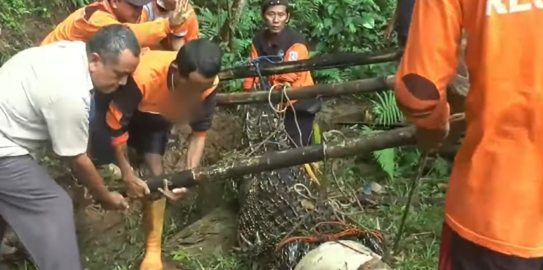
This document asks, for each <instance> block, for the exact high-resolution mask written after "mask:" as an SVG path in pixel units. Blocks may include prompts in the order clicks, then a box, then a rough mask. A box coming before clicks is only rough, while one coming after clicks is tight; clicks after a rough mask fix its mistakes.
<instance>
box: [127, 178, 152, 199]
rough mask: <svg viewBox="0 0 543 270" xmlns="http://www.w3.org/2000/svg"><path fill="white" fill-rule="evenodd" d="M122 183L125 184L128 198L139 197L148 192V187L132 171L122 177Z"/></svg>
mask: <svg viewBox="0 0 543 270" xmlns="http://www.w3.org/2000/svg"><path fill="white" fill-rule="evenodd" d="M124 183H125V185H126V194H127V195H128V197H129V198H132V199H141V198H143V197H145V196H147V195H149V193H151V192H150V191H149V187H148V186H147V183H145V181H143V180H141V179H140V178H139V177H137V176H136V175H135V174H134V173H131V174H129V175H128V176H126V177H125V178H124Z"/></svg>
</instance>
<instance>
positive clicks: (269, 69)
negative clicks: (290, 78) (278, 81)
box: [219, 49, 403, 81]
mask: <svg viewBox="0 0 543 270" xmlns="http://www.w3.org/2000/svg"><path fill="white" fill-rule="evenodd" d="M402 55H403V49H399V50H394V51H392V50H387V51H382V52H377V53H372V54H362V53H338V54H332V55H323V56H317V57H313V58H311V59H307V60H299V61H292V62H284V63H279V64H271V63H265V62H263V63H262V64H261V65H260V74H261V75H262V76H268V75H274V74H284V73H291V72H301V71H308V70H321V69H331V68H345V67H350V66H361V65H369V64H377V63H386V62H392V61H397V60H399V59H400V58H401V57H402ZM257 76H258V73H257V71H256V69H255V68H254V67H250V66H240V67H233V68H229V69H225V70H222V71H221V72H220V73H219V79H220V80H221V81H227V80H234V79H242V78H249V77H257Z"/></svg>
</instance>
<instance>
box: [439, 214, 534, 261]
mask: <svg viewBox="0 0 543 270" xmlns="http://www.w3.org/2000/svg"><path fill="white" fill-rule="evenodd" d="M438 269H439V270H543V260H542V258H530V259H525V258H520V257H516V256H511V255H505V254H502V253H499V252H496V251H492V250H490V249H488V248H485V247H482V246H479V245H477V244H475V243H473V242H470V241H468V240H466V239H464V238H462V237H461V236H460V235H458V234H457V233H456V232H454V231H453V230H452V229H451V227H449V226H448V225H447V224H444V225H443V231H442V233H441V248H440V254H439V268H438Z"/></svg>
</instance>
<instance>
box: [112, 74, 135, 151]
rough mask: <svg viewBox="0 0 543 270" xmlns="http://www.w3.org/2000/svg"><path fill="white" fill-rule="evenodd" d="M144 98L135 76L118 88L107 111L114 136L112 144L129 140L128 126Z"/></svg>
mask: <svg viewBox="0 0 543 270" xmlns="http://www.w3.org/2000/svg"><path fill="white" fill-rule="evenodd" d="M142 99H143V92H142V89H141V88H140V87H139V86H138V84H137V83H136V81H135V80H134V78H133V77H129V79H128V81H127V82H126V84H125V85H123V86H121V87H120V88H119V89H117V91H116V92H115V95H113V96H112V98H111V100H110V102H109V107H108V111H107V112H106V124H107V126H108V128H109V131H110V134H111V137H112V138H111V144H112V145H114V146H116V145H120V144H123V143H126V142H127V141H128V126H129V125H130V121H131V120H132V116H133V115H134V113H135V112H136V111H137V110H138V106H139V104H140V102H141V101H142Z"/></svg>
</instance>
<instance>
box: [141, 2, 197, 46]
mask: <svg viewBox="0 0 543 270" xmlns="http://www.w3.org/2000/svg"><path fill="white" fill-rule="evenodd" d="M189 10H191V13H190V15H189V17H188V18H187V20H186V21H185V22H184V23H183V24H182V25H180V26H179V27H177V28H176V29H175V30H174V31H173V32H172V36H174V37H177V38H183V40H184V41H185V43H187V42H189V41H191V40H193V39H197V38H198V36H199V25H198V18H197V16H196V12H195V10H194V8H193V7H192V6H190V7H189ZM169 13H170V12H169V11H165V10H163V9H162V8H161V7H159V6H158V4H157V2H156V1H153V2H151V3H149V4H147V5H145V6H143V11H142V13H141V18H140V21H141V22H152V21H155V20H156V19H159V18H167V16H168V14H169Z"/></svg>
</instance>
